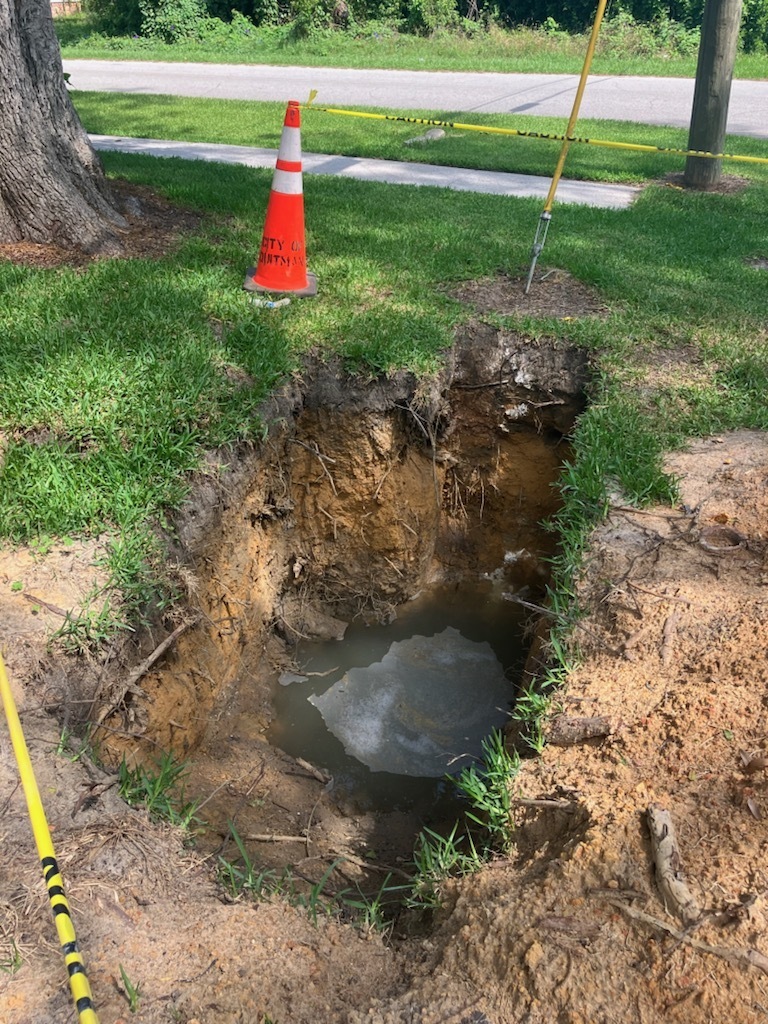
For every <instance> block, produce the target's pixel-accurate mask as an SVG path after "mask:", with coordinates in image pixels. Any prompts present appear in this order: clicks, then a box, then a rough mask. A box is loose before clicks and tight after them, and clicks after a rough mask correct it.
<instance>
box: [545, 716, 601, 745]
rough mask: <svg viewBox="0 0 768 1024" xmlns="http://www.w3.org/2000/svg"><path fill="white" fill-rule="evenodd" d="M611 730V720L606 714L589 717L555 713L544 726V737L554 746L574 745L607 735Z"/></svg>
mask: <svg viewBox="0 0 768 1024" xmlns="http://www.w3.org/2000/svg"><path fill="white" fill-rule="evenodd" d="M612 731H613V722H612V720H611V719H610V718H608V717H607V716H606V715H594V716H592V717H591V718H575V717H572V716H570V715H555V717H554V718H553V719H552V720H551V722H549V724H548V726H547V728H546V738H547V742H548V743H551V744H552V746H554V747H574V746H576V744H578V743H585V742H586V741H587V740H593V739H597V738H598V737H601V736H608V735H610V733H611V732H612Z"/></svg>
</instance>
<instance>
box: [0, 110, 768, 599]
mask: <svg viewBox="0 0 768 1024" xmlns="http://www.w3.org/2000/svg"><path fill="white" fill-rule="evenodd" d="M318 116H320V115H318ZM106 127H107V126H106V125H105V126H104V128H105V129H106ZM112 127H113V128H115V129H116V128H117V125H113V126H112ZM174 134H177V133H174ZM231 141H239V138H238V139H233V140H231ZM530 145H531V146H534V145H535V144H533V143H531V144H530ZM104 162H105V165H106V168H107V170H108V172H109V174H110V175H119V176H122V177H125V178H128V179H130V180H131V181H133V182H136V183H140V184H143V185H148V186H151V187H152V188H154V189H156V190H159V191H160V192H163V193H165V194H166V195H168V196H169V197H171V198H172V199H173V200H175V201H177V202H179V203H183V204H186V205H188V206H191V207H194V208H196V209H199V210H202V211H205V212H206V213H207V214H208V215H209V218H210V220H209V222H208V226H207V227H206V228H205V229H204V230H203V231H202V232H201V233H200V234H199V235H198V236H196V237H192V238H188V239H187V240H185V241H184V242H183V243H182V245H181V246H180V248H179V250H178V251H177V252H175V253H174V254H172V255H168V256H166V257H164V258H162V259H160V260H158V261H150V260H144V259H134V260H130V261H123V262H116V261H109V260H106V261H103V262H98V263H95V264H93V265H91V266H89V267H88V268H87V269H85V270H74V269H66V268H62V269H56V270H50V269H48V270H34V269H25V268H21V267H18V266H14V265H12V264H10V263H2V264H0V327H1V329H2V333H3V338H4V345H3V347H2V350H1V351H0V366H1V370H0V438H2V440H3V445H4V455H3V460H2V469H1V470H0V536H2V537H4V538H6V539H7V540H11V541H21V542H23V541H30V540H33V539H35V538H38V537H40V536H41V535H65V534H69V535H74V534H78V533H88V532H91V533H100V532H103V531H110V530H111V531H114V533H115V536H116V537H117V538H118V540H116V542H115V544H114V545H113V555H112V562H111V568H112V573H113V582H114V583H115V585H116V586H119V587H120V588H121V589H123V590H128V591H130V593H131V595H132V600H133V603H134V605H135V606H136V607H138V606H139V605H140V604H141V603H142V602H143V601H145V600H146V599H147V597H148V596H149V594H150V592H151V588H152V587H153V586H155V585H156V583H157V578H158V575H159V574H161V573H160V568H159V567H160V565H161V558H160V554H159V553H158V551H157V550H156V549H155V548H153V546H152V543H151V540H150V534H149V532H148V529H147V527H148V524H151V523H152V522H157V521H162V520H163V518H164V516H165V515H166V514H167V513H168V511H169V510H172V509H173V508H174V507H175V506H177V505H178V503H179V502H180V501H182V500H183V497H184V495H185V492H186V488H187V485H188V481H189V477H190V473H191V471H192V470H193V469H194V468H195V466H196V465H197V464H198V460H199V459H200V457H201V454H202V453H203V451H204V450H205V449H207V448H210V447H212V446H218V445H222V444H226V443H228V442H235V441H238V440H240V439H243V438H258V437H259V436H261V434H262V431H263V430H264V428H265V426H266V425H265V424H264V423H262V422H261V421H260V419H259V418H258V415H257V409H258V406H259V403H260V402H261V401H262V399H263V398H264V397H265V395H267V394H268V392H269V391H270V389H271V388H273V387H274V386H275V385H276V384H277V383H279V382H280V380H282V379H283V378H284V377H285V375H286V374H287V373H289V372H290V371H291V369H293V368H294V367H295V366H297V365H298V363H299V361H300V359H301V356H302V353H304V352H306V351H307V350H308V349H310V348H317V347H319V348H320V349H325V350H328V351H334V352H338V353H340V354H341V355H342V357H343V359H344V361H345V363H346V364H347V366H348V367H349V369H350V370H351V371H354V372H358V373H362V374H364V375H375V374H379V373H382V372H386V371H387V370H391V369H394V368H397V367H408V368H410V369H413V370H415V371H416V372H419V373H424V372H428V371H429V370H430V369H432V368H434V367H435V366H436V365H437V364H438V363H439V361H440V358H441V353H442V351H443V350H444V349H445V348H446V347H447V346H448V345H449V344H450V342H451V336H452V331H453V329H454V327H455V326H456V324H457V323H459V322H460V321H461V320H462V319H463V318H466V317H467V316H468V315H469V311H468V310H467V309H466V308H465V307H462V306H461V305H459V304H458V303H457V302H455V301H453V300H452V299H450V298H449V297H448V296H447V294H446V288H445V286H446V285H449V284H451V283H452V282H457V281H462V280H467V279H472V278H478V277H482V276H485V275H492V274H496V273H498V272H499V271H508V272H513V273H517V272H521V271H524V270H525V269H526V268H527V265H528V258H529V251H530V245H531V241H532V238H533V233H534V230H535V227H536V222H537V219H538V215H539V213H540V205H539V204H538V203H537V202H535V201H531V200H517V199H509V198H503V197H494V196H477V195H472V194H466V193H455V192H450V191H443V190H436V189H426V188H425V189H418V188H414V187H408V186H387V185H377V184H365V183H360V182H355V181H346V180H343V181H342V180H336V179H327V178H319V177H318V178H312V177H309V176H308V177H307V179H306V180H305V200H306V211H307V226H308V238H307V245H308V251H309V257H310V265H311V269H312V270H314V271H315V272H316V273H317V275H318V278H319V281H320V291H319V295H318V297H317V299H315V300H312V301H294V302H292V303H291V304H290V305H289V306H288V307H285V308H282V309H280V310H275V311H270V310H264V309H259V308H257V307H254V306H253V305H252V304H251V303H250V302H249V299H248V296H247V295H246V294H245V293H244V292H243V291H242V290H241V285H242V280H243V275H244V271H245V269H246V267H247V266H248V265H249V263H251V262H252V260H253V257H254V255H255V253H256V250H257V247H258V245H259V242H260V237H261V228H262V225H263V217H264V209H265V204H266V199H267V195H268V190H269V185H270V181H271V173H270V172H267V171H254V170H250V169H246V168H237V167H224V166H221V165H218V166H217V165H207V164H202V163H194V162H184V161H180V160H158V159H152V158H147V157H138V156H127V155H120V154H107V155H105V156H104ZM742 173H744V174H745V175H747V176H749V178H750V180H751V184H750V185H749V187H748V188H747V189H746V190H745V191H743V192H741V193H739V194H733V195H727V196H726V195H693V194H687V193H685V192H682V191H680V190H677V189H673V188H668V187H662V186H656V185H651V186H649V187H648V188H647V189H646V190H645V191H644V192H643V193H642V195H641V196H640V197H639V199H638V201H637V202H636V204H635V206H634V207H633V208H632V209H631V210H629V211H621V212H618V211H606V210H590V209H587V208H582V207H556V208H555V214H554V217H553V222H552V228H551V230H550V234H549V239H548V242H547V248H546V250H545V254H544V257H543V260H542V262H543V263H545V264H546V265H547V266H558V267H563V268H566V269H567V270H569V271H570V272H571V273H573V274H574V275H576V277H578V278H579V279H580V280H582V281H585V282H587V283H588V284H591V285H593V286H594V287H595V288H597V289H599V290H600V292H601V294H602V296H603V297H604V300H605V303H606V304H607V305H608V306H609V307H610V309H611V310H612V312H611V314H610V315H609V316H608V317H607V318H606V319H604V320H597V319H594V318H588V319H585V320H573V321H564V320H560V319H557V318H556V317H549V318H541V319H515V318H512V317H510V318H507V322H508V323H510V324H512V325H514V326H515V327H517V328H519V329H520V330H522V331H524V332H526V333H527V334H528V335H530V336H531V337H533V338H538V337H554V338H563V339H567V340H570V341H573V342H576V343H577V344H579V345H581V346H583V347H585V348H586V349H589V350H590V351H591V352H592V353H593V354H594V358H595V359H596V361H597V365H598V366H599V367H600V369H601V371H602V377H601V380H600V383H599V384H596V385H595V387H594V391H593V394H592V395H591V401H592V404H591V407H590V408H589V410H588V411H587V412H586V413H585V415H584V416H583V418H582V420H581V422H580V424H579V425H578V428H577V432H576V441H575V451H576V458H575V461H574V464H573V466H571V467H570V468H569V469H568V470H567V473H566V476H565V496H566V510H565V512H564V519H563V529H564V530H566V531H568V530H571V531H572V533H573V537H574V538H576V539H574V540H573V541H572V543H571V546H570V548H569V550H576V549H577V547H578V536H582V535H583V529H584V527H585V525H586V524H587V523H589V522H590V521H592V519H593V518H594V517H595V516H598V515H599V514H601V512H602V511H603V509H604V508H605V503H606V500H607V499H606V481H607V480H608V479H610V480H612V481H618V482H619V483H620V484H621V486H622V487H623V488H624V489H625V491H626V493H627V498H628V500H645V499H648V498H650V497H653V496H659V495H664V494H668V493H669V485H668V483H667V482H665V481H664V480H663V478H662V477H661V475H660V473H659V456H660V453H661V451H662V450H663V449H664V448H665V447H668V446H672V445H676V444H679V443H681V442H682V440H683V439H684V438H685V437H686V436H690V435H695V434H701V433H707V432H711V431H720V430H725V429H728V428H731V427H761V428H764V427H767V426H768V410H767V407H766V404H765V394H766V389H767V387H768V358H767V357H768V337H767V335H766V313H765V311H766V309H768V271H766V270H764V269H759V268H757V267H756V266H754V265H753V264H752V263H751V262H750V261H753V260H760V259H762V260H766V259H768V180H767V179H766V174H765V171H764V170H761V169H747V170H744V171H743V172H742ZM659 358H663V360H664V362H665V365H667V366H669V365H673V366H675V367H677V369H676V370H675V372H674V373H666V374H658V373H653V372H652V370H653V367H654V365H655V362H656V361H657V359H659Z"/></svg>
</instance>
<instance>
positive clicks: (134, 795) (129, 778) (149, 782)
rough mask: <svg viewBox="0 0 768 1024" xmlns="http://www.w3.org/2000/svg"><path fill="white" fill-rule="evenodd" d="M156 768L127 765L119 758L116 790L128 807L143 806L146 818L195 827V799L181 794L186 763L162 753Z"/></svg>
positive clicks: (197, 821) (196, 819)
mask: <svg viewBox="0 0 768 1024" xmlns="http://www.w3.org/2000/svg"><path fill="white" fill-rule="evenodd" d="M156 769H157V770H153V769H151V768H147V767H145V766H144V765H141V764H140V765H137V766H136V767H135V768H130V767H129V766H128V764H127V762H126V760H125V758H123V760H122V762H121V763H120V767H119V769H118V792H119V793H120V796H121V797H122V798H123V800H125V802H126V803H127V804H130V805H131V807H143V808H145V809H146V811H147V814H148V815H149V816H150V818H152V819H154V820H156V821H168V822H170V823H171V824H172V825H175V826H176V827H177V828H180V829H182V830H183V831H185V832H188V831H190V830H192V829H193V828H195V827H197V826H199V825H200V824H201V823H200V820H199V818H198V817H197V813H196V812H197V805H198V802H197V801H196V800H187V799H186V797H185V795H184V778H185V777H186V775H187V773H188V767H187V764H186V763H185V762H183V761H177V760H176V758H175V757H174V756H173V754H170V753H164V754H163V755H162V756H161V758H160V760H159V762H158V763H157V766H156Z"/></svg>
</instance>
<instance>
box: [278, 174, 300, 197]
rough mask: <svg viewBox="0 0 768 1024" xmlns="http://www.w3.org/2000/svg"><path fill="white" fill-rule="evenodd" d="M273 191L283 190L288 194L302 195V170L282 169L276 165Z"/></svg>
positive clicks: (284, 193) (283, 192)
mask: <svg viewBox="0 0 768 1024" xmlns="http://www.w3.org/2000/svg"><path fill="white" fill-rule="evenodd" d="M272 191H273V192H282V194H283V195H286V196H300V195H301V194H302V192H303V188H302V183H301V171H281V170H280V169H279V168H277V167H276V168H275V173H274V176H273V178H272Z"/></svg>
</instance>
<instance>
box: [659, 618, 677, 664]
mask: <svg viewBox="0 0 768 1024" xmlns="http://www.w3.org/2000/svg"><path fill="white" fill-rule="evenodd" d="M681 618H682V616H681V615H680V613H679V612H672V614H671V615H668V616H667V619H666V622H665V623H664V630H663V632H662V640H661V650H660V651H659V654H660V656H661V663H662V665H668V664H669V663H670V661H671V660H672V647H673V644H674V641H675V633H676V632H677V626H678V623H679V622H680V619H681Z"/></svg>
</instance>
